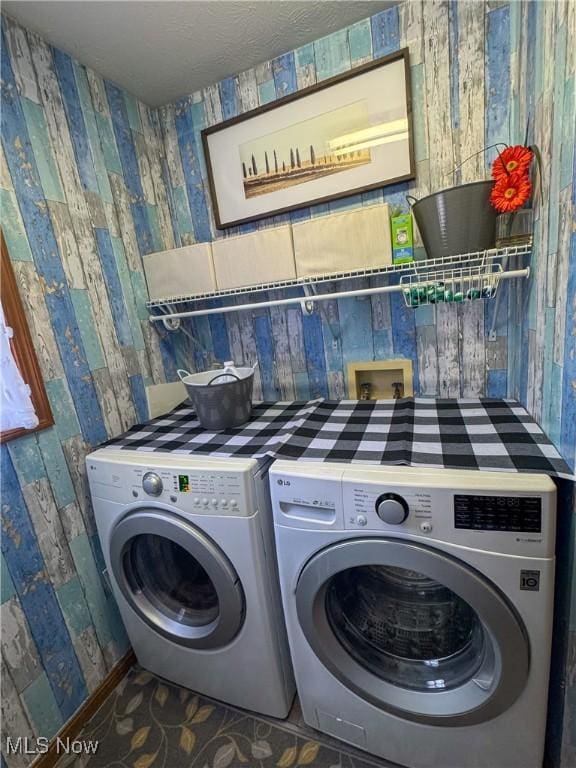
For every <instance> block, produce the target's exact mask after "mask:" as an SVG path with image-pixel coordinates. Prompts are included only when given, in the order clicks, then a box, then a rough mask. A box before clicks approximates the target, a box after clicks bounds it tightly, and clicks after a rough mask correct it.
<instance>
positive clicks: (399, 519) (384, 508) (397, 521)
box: [376, 493, 408, 525]
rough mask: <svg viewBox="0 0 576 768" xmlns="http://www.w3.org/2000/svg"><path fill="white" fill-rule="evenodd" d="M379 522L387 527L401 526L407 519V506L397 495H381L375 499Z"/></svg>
mask: <svg viewBox="0 0 576 768" xmlns="http://www.w3.org/2000/svg"><path fill="white" fill-rule="evenodd" d="M376 512H377V514H378V517H379V518H380V520H382V521H383V522H385V523H388V524H389V525H401V524H402V523H403V522H404V520H406V518H407V517H408V504H407V503H406V501H405V500H404V499H403V498H402V496H399V495H398V494H397V493H383V494H382V496H379V497H378V498H377V499H376Z"/></svg>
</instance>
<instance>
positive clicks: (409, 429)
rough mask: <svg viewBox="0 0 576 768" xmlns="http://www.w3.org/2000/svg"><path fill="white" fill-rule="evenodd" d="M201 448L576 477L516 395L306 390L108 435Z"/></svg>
mask: <svg viewBox="0 0 576 768" xmlns="http://www.w3.org/2000/svg"><path fill="white" fill-rule="evenodd" d="M108 445H111V446H114V447H115V448H118V447H120V448H122V449H129V450H138V451H150V452H154V451H170V452H173V453H180V454H194V453H195V454H199V455H203V456H214V457H216V456H220V457H232V456H243V457H248V456H250V457H253V458H256V459H258V458H264V457H271V458H283V459H294V460H305V461H344V462H350V463H360V464H408V465H411V466H421V467H439V468H442V467H445V468H449V469H478V470H490V471H502V472H541V473H545V474H547V475H552V476H557V477H564V478H569V479H574V476H573V475H572V474H571V472H570V468H569V467H568V465H567V464H566V463H565V462H564V460H563V459H562V457H561V456H560V454H559V453H558V451H557V450H556V448H555V447H554V446H553V445H552V443H551V442H550V440H548V438H547V437H546V435H545V434H544V433H543V431H542V430H541V428H540V427H539V426H538V425H537V424H536V423H535V422H534V421H533V419H532V418H531V417H530V415H529V414H528V412H527V411H526V410H525V409H524V408H523V407H522V406H521V405H520V404H519V403H517V402H516V401H514V400H496V399H490V398H474V399H458V400H455V399H450V400H441V399H431V398H418V397H417V398H404V399H402V400H372V401H361V400H360V401H358V400H312V401H308V402H276V403H266V402H265V403H260V404H257V405H255V407H254V412H253V419H252V421H250V422H249V423H248V424H244V425H243V426H241V427H238V428H236V429H230V430H225V431H223V432H209V431H207V430H205V429H203V428H202V427H201V426H200V424H199V422H198V421H197V420H196V418H195V415H194V412H193V410H192V408H191V407H190V406H188V405H182V406H179V407H178V408H176V409H175V410H174V411H172V413H170V414H168V415H166V416H162V417H160V418H157V419H154V420H152V421H150V422H148V423H146V424H142V425H138V426H135V427H133V428H132V429H131V430H130V431H129V432H127V433H126V434H124V435H122V436H121V437H119V438H116V439H114V440H112V441H110V442H109V443H108Z"/></svg>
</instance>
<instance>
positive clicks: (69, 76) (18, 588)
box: [0, 17, 174, 766]
mask: <svg viewBox="0 0 576 768" xmlns="http://www.w3.org/2000/svg"><path fill="white" fill-rule="evenodd" d="M161 146H162V138H161V133H160V131H159V125H158V121H157V115H156V114H155V113H154V112H152V111H151V110H150V109H149V108H148V107H146V106H144V105H143V104H138V103H137V102H136V100H135V99H133V98H132V97H131V96H130V95H129V94H128V93H124V92H122V91H121V90H120V89H118V88H116V87H115V86H113V85H112V84H110V83H106V84H105V83H104V82H103V81H102V79H101V78H100V77H99V76H98V75H97V74H96V73H94V72H90V71H88V70H86V69H85V68H84V67H82V66H81V65H79V64H78V63H77V62H75V61H73V60H72V59H71V58H70V57H69V56H68V55H67V54H65V53H63V52H61V51H57V50H55V49H52V48H50V47H49V46H47V45H46V44H45V43H43V41H42V40H40V39H39V38H38V37H36V36H35V35H32V34H30V33H28V32H26V31H25V30H23V29H22V28H20V27H18V26H17V25H15V24H14V23H13V22H11V21H10V20H8V19H6V18H4V17H3V19H2V154H1V175H0V204H1V213H2V229H3V232H4V236H5V239H6V242H7V245H8V250H9V253H10V257H11V260H12V263H13V267H14V270H15V274H16V278H17V280H18V283H19V284H20V286H21V289H22V290H21V294H22V298H23V301H24V305H25V309H26V312H27V316H28V319H29V323H30V327H31V331H32V336H33V337H34V339H35V342H36V349H37V354H38V358H39V362H40V366H41V369H42V373H43V377H44V380H45V384H46V389H47V393H48V397H49V399H50V403H51V406H52V411H53V414H54V419H55V426H54V427H52V428H50V429H47V430H43V431H42V432H39V433H37V434H36V435H30V436H26V437H24V438H20V439H17V440H13V441H10V442H8V443H6V444H4V445H2V446H1V449H0V450H1V473H2V474H1V476H2V555H1V578H2V597H1V623H2V639H1V646H2V685H3V690H2V694H3V695H2V720H3V735H4V736H14V737H17V736H31V737H32V736H52V735H53V734H54V733H56V731H57V730H58V729H59V728H60V727H61V726H62V725H63V723H64V722H66V721H67V720H68V719H69V718H70V717H71V716H72V715H73V714H74V713H75V711H76V710H77V709H78V707H79V706H80V705H81V704H82V703H83V702H84V701H85V699H86V697H87V696H88V695H89V693H90V692H92V691H94V690H95V689H96V688H97V686H98V685H99V684H100V683H101V682H102V680H103V679H104V677H105V676H106V674H107V672H108V671H109V670H110V669H111V668H112V667H113V666H114V664H115V663H116V662H117V661H118V659H119V658H120V657H121V656H122V655H123V654H124V653H125V652H126V650H127V648H128V642H127V638H126V634H125V632H124V628H123V626H122V623H121V621H120V618H119V614H118V609H117V607H116V604H115V602H114V600H113V599H112V598H111V597H110V596H109V594H108V593H107V591H106V586H105V584H104V583H103V580H102V579H101V577H100V572H101V571H102V569H103V567H104V566H103V560H102V553H101V550H100V547H99V544H98V540H97V536H96V530H95V527H94V519H93V514H92V510H91V508H90V505H89V502H87V499H86V493H85V486H84V456H85V455H86V453H87V452H88V451H89V450H90V449H91V448H93V447H95V446H97V445H98V444H99V443H102V442H103V441H105V440H107V439H108V438H109V437H112V436H114V435H117V434H120V433H121V432H122V431H123V430H125V429H126V428H127V427H129V426H130V425H132V424H133V423H134V422H135V421H136V420H137V419H144V418H145V417H146V403H145V394H144V386H145V384H147V383H150V382H152V381H155V382H159V381H164V380H165V370H164V364H163V363H164V362H165V363H166V365H167V368H168V370H169V371H170V372H172V370H173V361H172V359H171V352H170V350H169V349H168V348H165V349H164V350H162V346H163V345H164V342H163V341H162V340H161V339H159V338H158V337H157V335H156V333H155V332H153V331H151V329H150V327H149V323H148V322H147V320H146V311H145V307H144V303H145V301H146V298H147V294H146V284H145V280H144V276H143V272H142V262H141V256H142V254H143V253H145V252H148V251H152V250H159V249H164V248H170V247H173V246H174V234H173V230H172V224H171V221H170V214H169V210H168V204H167V197H166V194H167V193H166V189H165V186H164V183H163V181H162V171H161V168H162V159H163V152H162V149H161ZM4 746H5V742H4V740H3V743H2V750H3V751H4ZM5 757H6V762H7V764H8V765H12V764H14V765H18V766H19V765H23V764H24V761H25V758H24V757H23V756H16V757H8V756H5ZM30 759H31V757H30V756H29V757H28V758H27V759H26V760H27V761H30Z"/></svg>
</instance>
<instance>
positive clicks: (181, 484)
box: [178, 475, 190, 493]
mask: <svg viewBox="0 0 576 768" xmlns="http://www.w3.org/2000/svg"><path fill="white" fill-rule="evenodd" d="M178 490H179V491H180V493H188V491H189V490H190V477H189V476H188V475H178Z"/></svg>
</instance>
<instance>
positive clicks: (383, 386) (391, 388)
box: [348, 359, 414, 400]
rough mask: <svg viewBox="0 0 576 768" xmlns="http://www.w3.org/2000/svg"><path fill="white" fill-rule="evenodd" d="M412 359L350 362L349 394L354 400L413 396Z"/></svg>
mask: <svg viewBox="0 0 576 768" xmlns="http://www.w3.org/2000/svg"><path fill="white" fill-rule="evenodd" d="M412 381H413V371H412V361H411V360H405V359H397V360H369V361H366V362H354V363H348V396H349V397H351V398H352V399H353V400H393V399H397V398H400V397H413V396H414V389H413V384H412Z"/></svg>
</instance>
